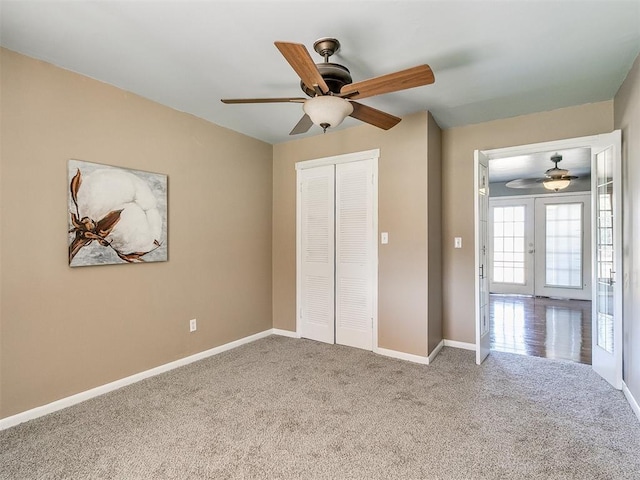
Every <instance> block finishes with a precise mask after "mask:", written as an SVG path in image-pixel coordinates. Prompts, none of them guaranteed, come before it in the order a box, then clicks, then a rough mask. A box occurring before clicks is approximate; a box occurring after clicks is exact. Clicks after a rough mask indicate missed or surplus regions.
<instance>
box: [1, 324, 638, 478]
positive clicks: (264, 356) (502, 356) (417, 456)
mask: <svg viewBox="0 0 640 480" xmlns="http://www.w3.org/2000/svg"><path fill="white" fill-rule="evenodd" d="M0 478H2V479H123V480H126V479H203V478H211V479H581V480H582V479H616V480H618V479H639V478H640V422H638V419H637V418H636V417H635V415H634V414H633V412H632V411H631V408H630V407H629V405H628V404H627V402H626V400H625V399H624V397H623V395H622V393H621V392H619V391H616V390H614V389H612V388H611V387H610V386H609V385H608V384H607V383H606V382H604V381H603V380H602V379H600V378H599V377H598V376H597V375H596V374H595V373H593V371H592V370H591V368H590V367H589V366H587V365H580V364H575V363H570V362H563V361H555V360H547V359H542V358H534V357H524V356H519V355H512V354H507V353H492V354H491V355H490V357H489V358H488V359H487V361H486V362H485V363H484V364H483V365H482V366H476V365H475V364H474V353H473V352H469V351H464V350H458V349H453V348H447V347H445V348H444V349H443V350H442V352H441V353H440V355H439V356H438V357H437V358H436V360H435V361H434V362H433V363H432V365H430V366H424V365H417V364H413V363H409V362H404V361H401V360H395V359H390V358H386V357H383V356H379V355H375V354H373V353H371V352H365V351H362V350H358V349H354V348H348V347H342V346H337V345H325V344H321V343H316V342H312V341H309V340H296V339H290V338H284V337H276V336H272V337H267V338H265V339H262V340H259V341H256V342H254V343H252V344H249V345H245V346H242V347H239V348H237V349H235V350H231V351H228V352H225V353H222V354H220V355H217V356H214V357H211V358H208V359H205V360H202V361H200V362H197V363H193V364H190V365H187V366H184V367H181V368H179V369H176V370H172V371H170V372H167V373H165V374H162V375H159V376H156V377H153V378H149V379H147V380H144V381H142V382H139V383H136V384H134V385H130V386H128V387H125V388H122V389H120V390H117V391H114V392H111V393H109V394H106V395H103V396H101V397H97V398H94V399H91V400H88V401H86V402H83V403H81V404H78V405H75V406H73V407H70V408H67V409H65V410H61V411H59V412H56V413H53V414H51V415H48V416H45V417H42V418H39V419H35V420H32V421H30V422H27V423H24V424H21V425H18V426H16V427H13V428H10V429H7V430H5V431H2V432H0Z"/></svg>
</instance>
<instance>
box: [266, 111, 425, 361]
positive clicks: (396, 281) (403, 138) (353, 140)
mask: <svg viewBox="0 0 640 480" xmlns="http://www.w3.org/2000/svg"><path fill="white" fill-rule="evenodd" d="M427 130H428V114H427V113H426V112H422V113H418V114H414V115H411V116H408V117H406V118H404V119H403V120H402V122H400V123H399V124H398V125H397V126H396V127H394V128H392V129H391V130H388V131H383V130H380V129H377V128H375V127H372V126H369V125H362V126H357V127H353V128H349V129H346V130H341V131H337V132H332V133H326V134H324V135H318V136H314V137H310V138H305V139H301V140H294V141H291V142H286V143H282V144H278V145H275V146H274V149H273V152H274V153H273V156H274V161H273V323H274V327H275V328H281V329H284V330H295V329H296V316H295V287H296V257H295V252H296V172H295V163H296V162H299V161H303V160H310V159H314V158H322V157H327V156H333V155H340V154H345V153H351V152H358V151H364V150H372V149H376V148H379V149H380V160H379V164H378V170H379V175H378V177H379V181H378V229H379V231H380V232H389V244H388V245H379V247H378V248H379V250H378V256H379V267H378V272H379V273H378V275H379V278H378V297H379V298H378V324H379V329H378V335H379V346H380V347H382V348H387V349H391V350H396V351H400V352H405V353H410V354H415V355H422V356H424V355H426V354H427V301H426V292H427V274H426V271H427V268H426V265H427ZM432 148H434V149H435V148H436V147H435V146H433V147H432Z"/></svg>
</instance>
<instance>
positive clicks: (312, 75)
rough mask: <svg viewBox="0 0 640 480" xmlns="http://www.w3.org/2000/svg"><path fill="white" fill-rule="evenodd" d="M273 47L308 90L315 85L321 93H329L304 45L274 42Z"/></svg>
mask: <svg viewBox="0 0 640 480" xmlns="http://www.w3.org/2000/svg"><path fill="white" fill-rule="evenodd" d="M275 46H276V47H277V48H278V50H280V53H281V54H282V55H283V56H284V58H285V59H286V60H287V62H289V65H291V67H292V68H293V69H294V70H295V72H296V73H297V74H298V76H299V77H300V80H302V83H304V84H305V85H306V86H307V87H309V88H314V86H315V85H317V86H318V87H319V88H320V90H321V91H322V93H329V87H328V86H327V82H325V81H324V78H322V75H320V71H319V70H318V67H317V66H316V64H315V63H314V62H313V59H312V58H311V55H309V51H308V50H307V49H306V47H305V46H304V45H302V44H301V43H288V42H275Z"/></svg>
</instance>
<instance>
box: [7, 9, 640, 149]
mask: <svg viewBox="0 0 640 480" xmlns="http://www.w3.org/2000/svg"><path fill="white" fill-rule="evenodd" d="M0 9H1V10H0V16H1V21H0V22H1V23H0V43H1V44H2V46H4V47H6V48H9V49H11V50H14V51H18V52H21V53H24V54H26V55H29V56H32V57H35V58H39V59H43V60H46V61H48V62H51V63H53V64H55V65H59V66H61V67H63V68H66V69H69V70H73V71H75V72H79V73H81V74H84V75H87V76H89V77H93V78H96V79H98V80H101V81H104V82H107V83H109V84H112V85H115V86H118V87H120V88H123V89H125V90H128V91H131V92H134V93H137V94H139V95H141V96H143V97H146V98H149V99H151V100H154V101H157V102H159V103H162V104H165V105H168V106H170V107H173V108H175V109H177V110H180V111H185V112H189V113H191V114H193V115H196V116H198V117H201V118H204V119H207V120H209V121H211V122H214V123H216V124H218V125H222V126H225V127H228V128H230V129H233V130H236V131H239V132H242V133H245V134H247V135H250V136H252V137H255V138H259V139H262V140H264V141H266V142H270V143H279V142H283V141H287V140H289V139H290V138H291V137H289V136H288V132H289V131H290V130H291V128H292V127H293V126H294V125H295V124H296V122H297V121H298V120H299V118H300V117H301V116H302V111H301V107H300V105H299V104H287V103H285V104H261V105H224V104H222V103H221V102H220V101H219V100H220V98H237V97H289V96H300V95H301V93H302V92H301V90H300V89H299V86H298V82H299V80H298V78H297V76H296V74H295V73H294V72H293V70H292V69H291V67H290V66H289V65H288V63H287V62H286V61H285V60H284V58H283V57H282V56H281V55H280V53H279V52H278V50H277V49H276V48H275V46H274V45H273V42H274V41H276V40H282V41H291V42H299V43H304V44H305V45H307V48H308V49H309V50H310V52H311V53H312V56H313V58H314V59H316V60H317V61H318V62H321V61H322V59H321V57H319V56H317V55H316V53H315V52H313V50H312V45H313V42H314V41H315V40H316V39H318V38H320V37H327V36H333V37H336V38H338V39H339V40H340V42H341V43H342V49H341V51H340V52H339V53H338V54H337V55H335V56H334V57H332V61H334V62H336V63H341V64H344V65H345V66H347V67H348V68H349V69H350V70H351V74H352V77H353V79H354V81H359V80H364V79H366V78H370V77H373V76H378V75H382V74H386V73H390V72H394V71H397V70H400V69H404V68H408V67H412V66H414V65H418V64H422V63H428V64H429V65H430V66H431V67H432V69H433V71H434V73H435V77H436V82H435V84H434V85H430V86H425V87H419V88H415V89H411V90H408V91H404V92H398V93H393V94H387V95H383V96H379V97H374V98H370V99H366V100H363V101H362V103H365V104H367V105H370V106H372V107H375V108H378V109H381V110H384V111H387V112H389V113H391V114H393V115H396V116H404V115H407V114H411V113H414V112H417V111H424V110H429V111H431V112H432V113H433V115H434V117H435V119H436V121H437V122H438V123H439V124H440V126H441V127H443V128H448V127H453V126H459V125H466V124H471V123H478V122H483V121H487V120H492V119H496V118H505V117H511V116H516V115H521V114H526V113H531V112H537V111H545V110H551V109H555V108H560V107H565V106H569V105H577V104H583V103H589V102H596V101H602V100H609V99H611V98H613V96H614V95H615V93H616V91H617V90H618V88H619V86H620V84H621V83H622V81H623V80H624V78H625V76H626V74H627V72H628V71H629V69H630V67H631V65H632V63H633V61H634V59H635V57H636V56H637V55H638V53H639V52H640V0H624V1H618V0H595V1H582V0H556V1H536V0H510V1H481V0H476V1H456V0H449V1H433V0H432V1H372V2H363V1H351V2H347V1H341V2H327V1H317V0H316V1H313V2H311V1H296V2H285V1H256V2H246V1H238V0H236V1H233V2H223V1H211V0H209V1H206V0H200V1H195V0H191V1H189V0H184V1H153V0H151V1H149V0H147V1H142V0H141V1H131V0H129V1H113V0H112V1H105V0H103V1H88V0H85V1H72V0H67V1H52V0H49V1H33V0H22V1H10V0H0ZM358 124H359V122H358V121H357V120H354V119H351V118H348V119H347V120H346V121H345V122H344V123H343V125H342V126H341V127H339V128H348V127H350V126H354V125H358ZM371 128H374V127H371ZM318 134H321V130H320V129H319V128H318V127H314V128H312V129H311V131H310V132H309V133H307V134H305V135H303V136H310V135H318ZM296 138H299V137H296Z"/></svg>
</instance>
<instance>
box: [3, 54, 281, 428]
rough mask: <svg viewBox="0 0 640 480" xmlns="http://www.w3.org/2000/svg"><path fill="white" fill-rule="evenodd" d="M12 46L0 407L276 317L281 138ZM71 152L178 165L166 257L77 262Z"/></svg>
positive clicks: (28, 403) (7, 86) (26, 405)
mask: <svg viewBox="0 0 640 480" xmlns="http://www.w3.org/2000/svg"><path fill="white" fill-rule="evenodd" d="M1 55H2V56H1V58H0V62H1V77H0V79H1V80H0V81H1V84H0V86H1V98H2V118H1V135H2V144H1V151H0V153H1V163H0V165H1V172H2V177H1V180H0V181H1V193H0V195H1V197H0V198H1V206H2V221H1V224H2V231H1V244H0V245H1V249H0V266H1V269H2V270H1V274H0V275H1V277H0V281H1V284H0V286H1V293H0V308H1V311H0V320H1V324H0V325H1V332H0V338H1V340H0V341H1V344H0V351H1V352H0V359H1V371H0V372H1V378H0V388H1V394H0V402H1V403H0V417H6V416H10V415H12V414H16V413H18V412H21V411H25V410H28V409H31V408H34V407H37V406H40V405H43V404H46V403H48V402H51V401H54V400H57V399H60V398H62V397H66V396H69V395H72V394H75V393H78V392H81V391H84V390H87V389H90V388H92V387H96V386H98V385H102V384H105V383H108V382H111V381H114V380H117V379H120V378H123V377H126V376H128V375H131V374H134V373H137V372H140V371H144V370H146V369H149V368H152V367H155V366H158V365H161V364H164V363H167V362H170V361H173V360H176V359H179V358H182V357H185V356H188V355H190V354H193V353H196V352H200V351H203V350H206V349H208V348H211V347H214V346H217V345H220V344H223V343H226V342H229V341H232V340H235V339H238V338H241V337H245V336H247V335H250V334H253V333H256V332H260V331H263V330H266V329H269V328H271V325H272V321H271V188H272V183H271V182H272V167H271V160H272V147H271V146H270V145H268V144H266V143H263V142H259V141H257V140H253V139H251V138H249V137H246V136H244V135H240V134H238V133H235V132H232V131H230V130H226V129H224V128H221V127H217V126H215V125H212V124H211V123H208V122H206V121H203V120H200V119H197V118H195V117H193V116H190V115H186V114H183V113H179V112H177V111H175V110H171V109H169V108H166V107H163V106H161V105H158V104H156V103H153V102H150V101H148V100H145V99H143V98H140V97H137V96H135V95H132V94H130V93H127V92H124V91H122V90H119V89H117V88H114V87H111V86H108V85H105V84H103V83H99V82H97V81H95V80H92V79H89V78H86V77H83V76H80V75H76V74H74V73H71V72H68V71H65V70H62V69H59V68H56V67H54V66H51V65H49V64H46V63H43V62H39V61H36V60H33V59H30V58H28V57H24V56H21V55H18V54H15V53H12V52H9V51H6V50H2V53H1ZM69 158H74V159H81V160H87V161H92V162H98V163H104V164H109V165H117V166H122V167H129V168H134V169H140V170H147V171H152V172H161V173H166V174H168V177H169V261H168V262H164V263H154V264H151V263H150V264H143V265H127V264H125V265H114V266H101V267H82V268H73V269H72V268H70V267H69V266H68V265H67V235H66V233H65V230H66V228H67V216H68V213H67V211H66V210H67V190H68V185H67V173H66V170H67V160H68V159H69ZM194 317H195V318H197V319H198V330H197V332H195V333H193V334H189V332H188V321H189V319H191V318H194Z"/></svg>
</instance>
